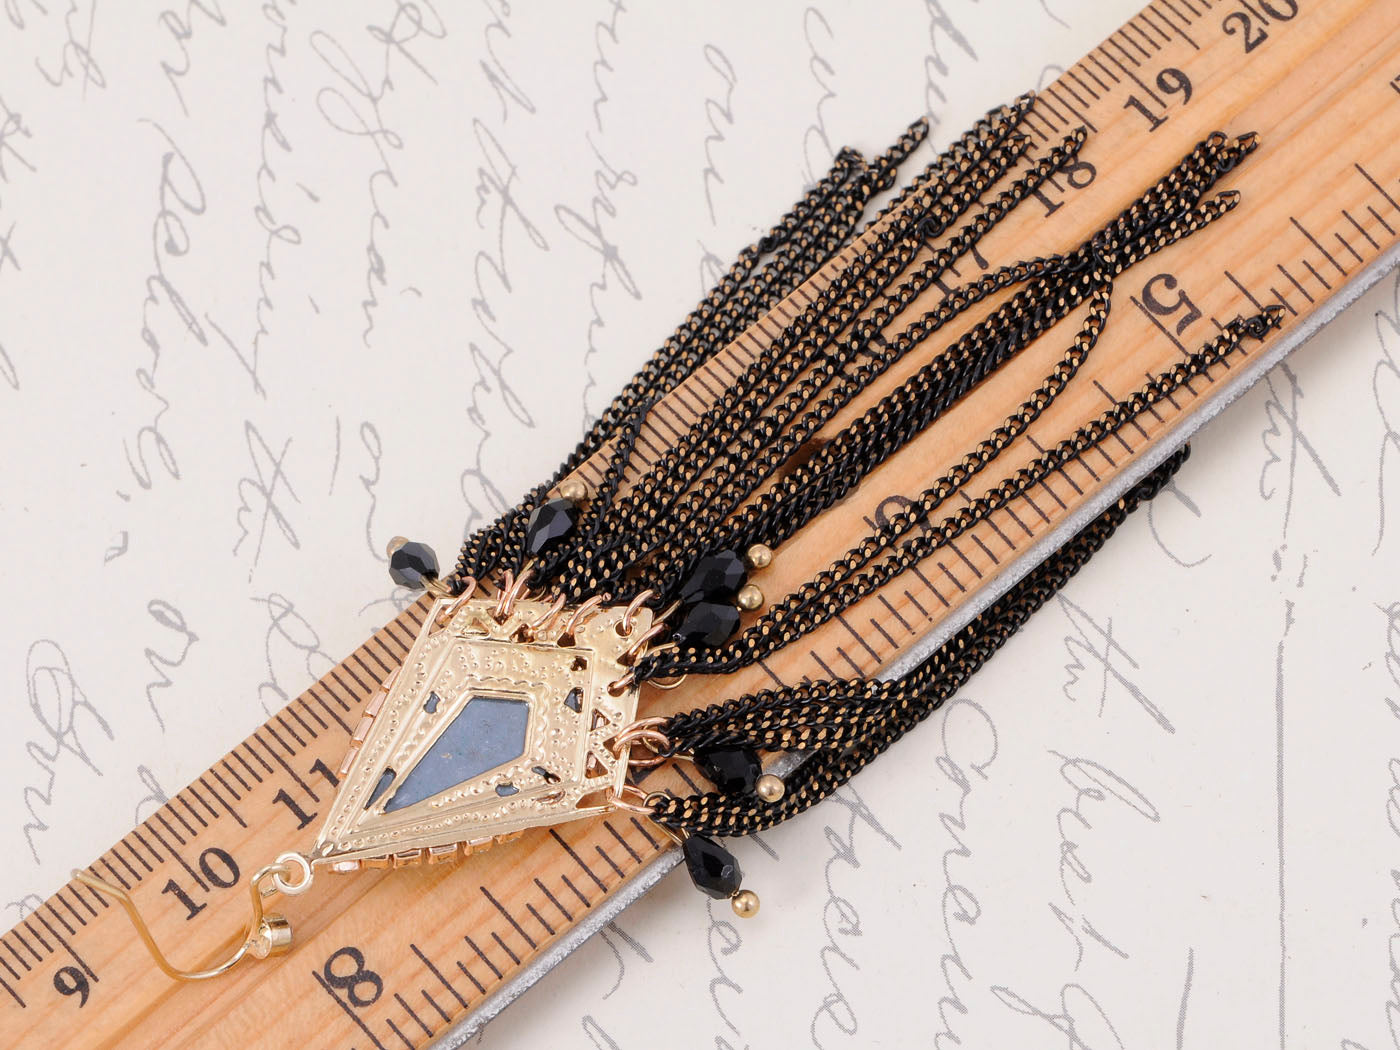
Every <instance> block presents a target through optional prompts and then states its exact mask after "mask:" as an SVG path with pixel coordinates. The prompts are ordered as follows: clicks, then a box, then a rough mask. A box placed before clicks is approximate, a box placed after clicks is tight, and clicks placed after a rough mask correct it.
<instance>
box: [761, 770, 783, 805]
mask: <svg viewBox="0 0 1400 1050" xmlns="http://www.w3.org/2000/svg"><path fill="white" fill-rule="evenodd" d="M754 791H755V792H757V794H758V797H759V798H761V799H763V801H764V802H777V801H778V800H779V799H780V798H782V797H783V796H784V795H786V794H787V785H786V784H784V783H783V778H782V777H775V776H774V775H773V774H772V773H764V774H763V776H761V777H759V778H758V783H756V784H755V785H754Z"/></svg>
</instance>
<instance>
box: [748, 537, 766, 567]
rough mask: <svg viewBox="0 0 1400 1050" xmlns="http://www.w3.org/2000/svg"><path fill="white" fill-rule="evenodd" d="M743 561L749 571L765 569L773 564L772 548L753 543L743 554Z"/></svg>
mask: <svg viewBox="0 0 1400 1050" xmlns="http://www.w3.org/2000/svg"><path fill="white" fill-rule="evenodd" d="M744 561H746V562H748V563H749V568H751V569H766V568H768V566H769V565H771V564H773V548H772V547H770V546H768V544H766V543H755V544H754V545H753V546H752V547H750V548H749V549H748V550H747V551H745V552H744Z"/></svg>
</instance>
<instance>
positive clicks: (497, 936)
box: [491, 930, 520, 966]
mask: <svg viewBox="0 0 1400 1050" xmlns="http://www.w3.org/2000/svg"><path fill="white" fill-rule="evenodd" d="M491 939H492V940H493V941H495V942H496V943H497V944H498V945H500V946H501V951H503V952H505V953H506V954H507V955H509V956H510V961H511V962H513V963H515V965H516V966H519V965H520V956H518V955H516V954H515V952H513V951H511V950H510V945H508V944H507V943H506V942H505V941H503V940H501V935H500V934H499V933H497V932H496V931H494V930H492V931H491Z"/></svg>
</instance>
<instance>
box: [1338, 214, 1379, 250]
mask: <svg viewBox="0 0 1400 1050" xmlns="http://www.w3.org/2000/svg"><path fill="white" fill-rule="evenodd" d="M1342 214H1343V215H1344V216H1346V220H1347V222H1349V223H1351V225H1352V228H1353V229H1354V230H1356V232H1357V233H1359V234H1361V236H1363V237H1365V238H1366V241H1367V242H1368V243H1369V244H1370V245H1371V247H1372V248H1374V249H1375V250H1376V251H1380V249H1381V246H1380V245H1379V244H1377V243H1376V239H1375V238H1374V237H1372V236H1371V235H1370V234H1369V233H1367V232H1366V227H1364V226H1362V225H1361V223H1359V222H1357V221H1356V219H1355V218H1354V217H1353V216H1352V214H1351V212H1349V211H1347V210H1346V209H1345V208H1343V209H1342ZM1339 236H1340V235H1339ZM1352 254H1355V253H1354V252H1353V253H1352ZM1356 261H1357V262H1360V261H1361V257H1360V256H1359V255H1358V256H1357V260H1356Z"/></svg>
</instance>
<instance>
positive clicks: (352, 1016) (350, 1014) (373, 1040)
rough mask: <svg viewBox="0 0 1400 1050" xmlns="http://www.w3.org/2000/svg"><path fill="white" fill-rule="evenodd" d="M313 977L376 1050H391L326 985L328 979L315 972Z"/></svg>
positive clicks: (312, 973) (312, 974)
mask: <svg viewBox="0 0 1400 1050" xmlns="http://www.w3.org/2000/svg"><path fill="white" fill-rule="evenodd" d="M311 976H312V977H314V978H315V979H316V983H317V984H319V985H320V986H321V987H322V988H323V989H324V990H325V993H326V994H327V995H329V996H330V997H331V999H333V1000H334V1001H335V1004H336V1006H338V1007H340V1008H341V1009H342V1010H343V1011H345V1016H346V1017H348V1018H350V1020H352V1021H354V1022H355V1026H356V1027H357V1028H359V1030H360V1031H362V1032H364V1033H365V1037H366V1038H367V1039H369V1041H370V1042H371V1043H373V1044H374V1045H375V1047H376V1050H389V1048H388V1047H387V1046H385V1045H384V1044H383V1043H381V1042H380V1041H379V1039H378V1038H377V1037H376V1036H375V1034H374V1033H373V1032H371V1031H370V1030H369V1027H368V1026H367V1025H366V1024H365V1023H364V1021H362V1020H360V1017H359V1015H358V1014H357V1013H355V1011H354V1010H352V1009H350V1006H349V1004H348V1003H346V1002H345V1001H344V1000H343V999H341V998H340V996H338V995H336V994H335V989H334V988H332V987H331V986H330V985H329V984H327V983H326V979H325V978H324V977H322V976H321V975H320V974H319V973H317V972H316V971H315V970H312V971H311ZM410 1045H411V1044H410Z"/></svg>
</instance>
